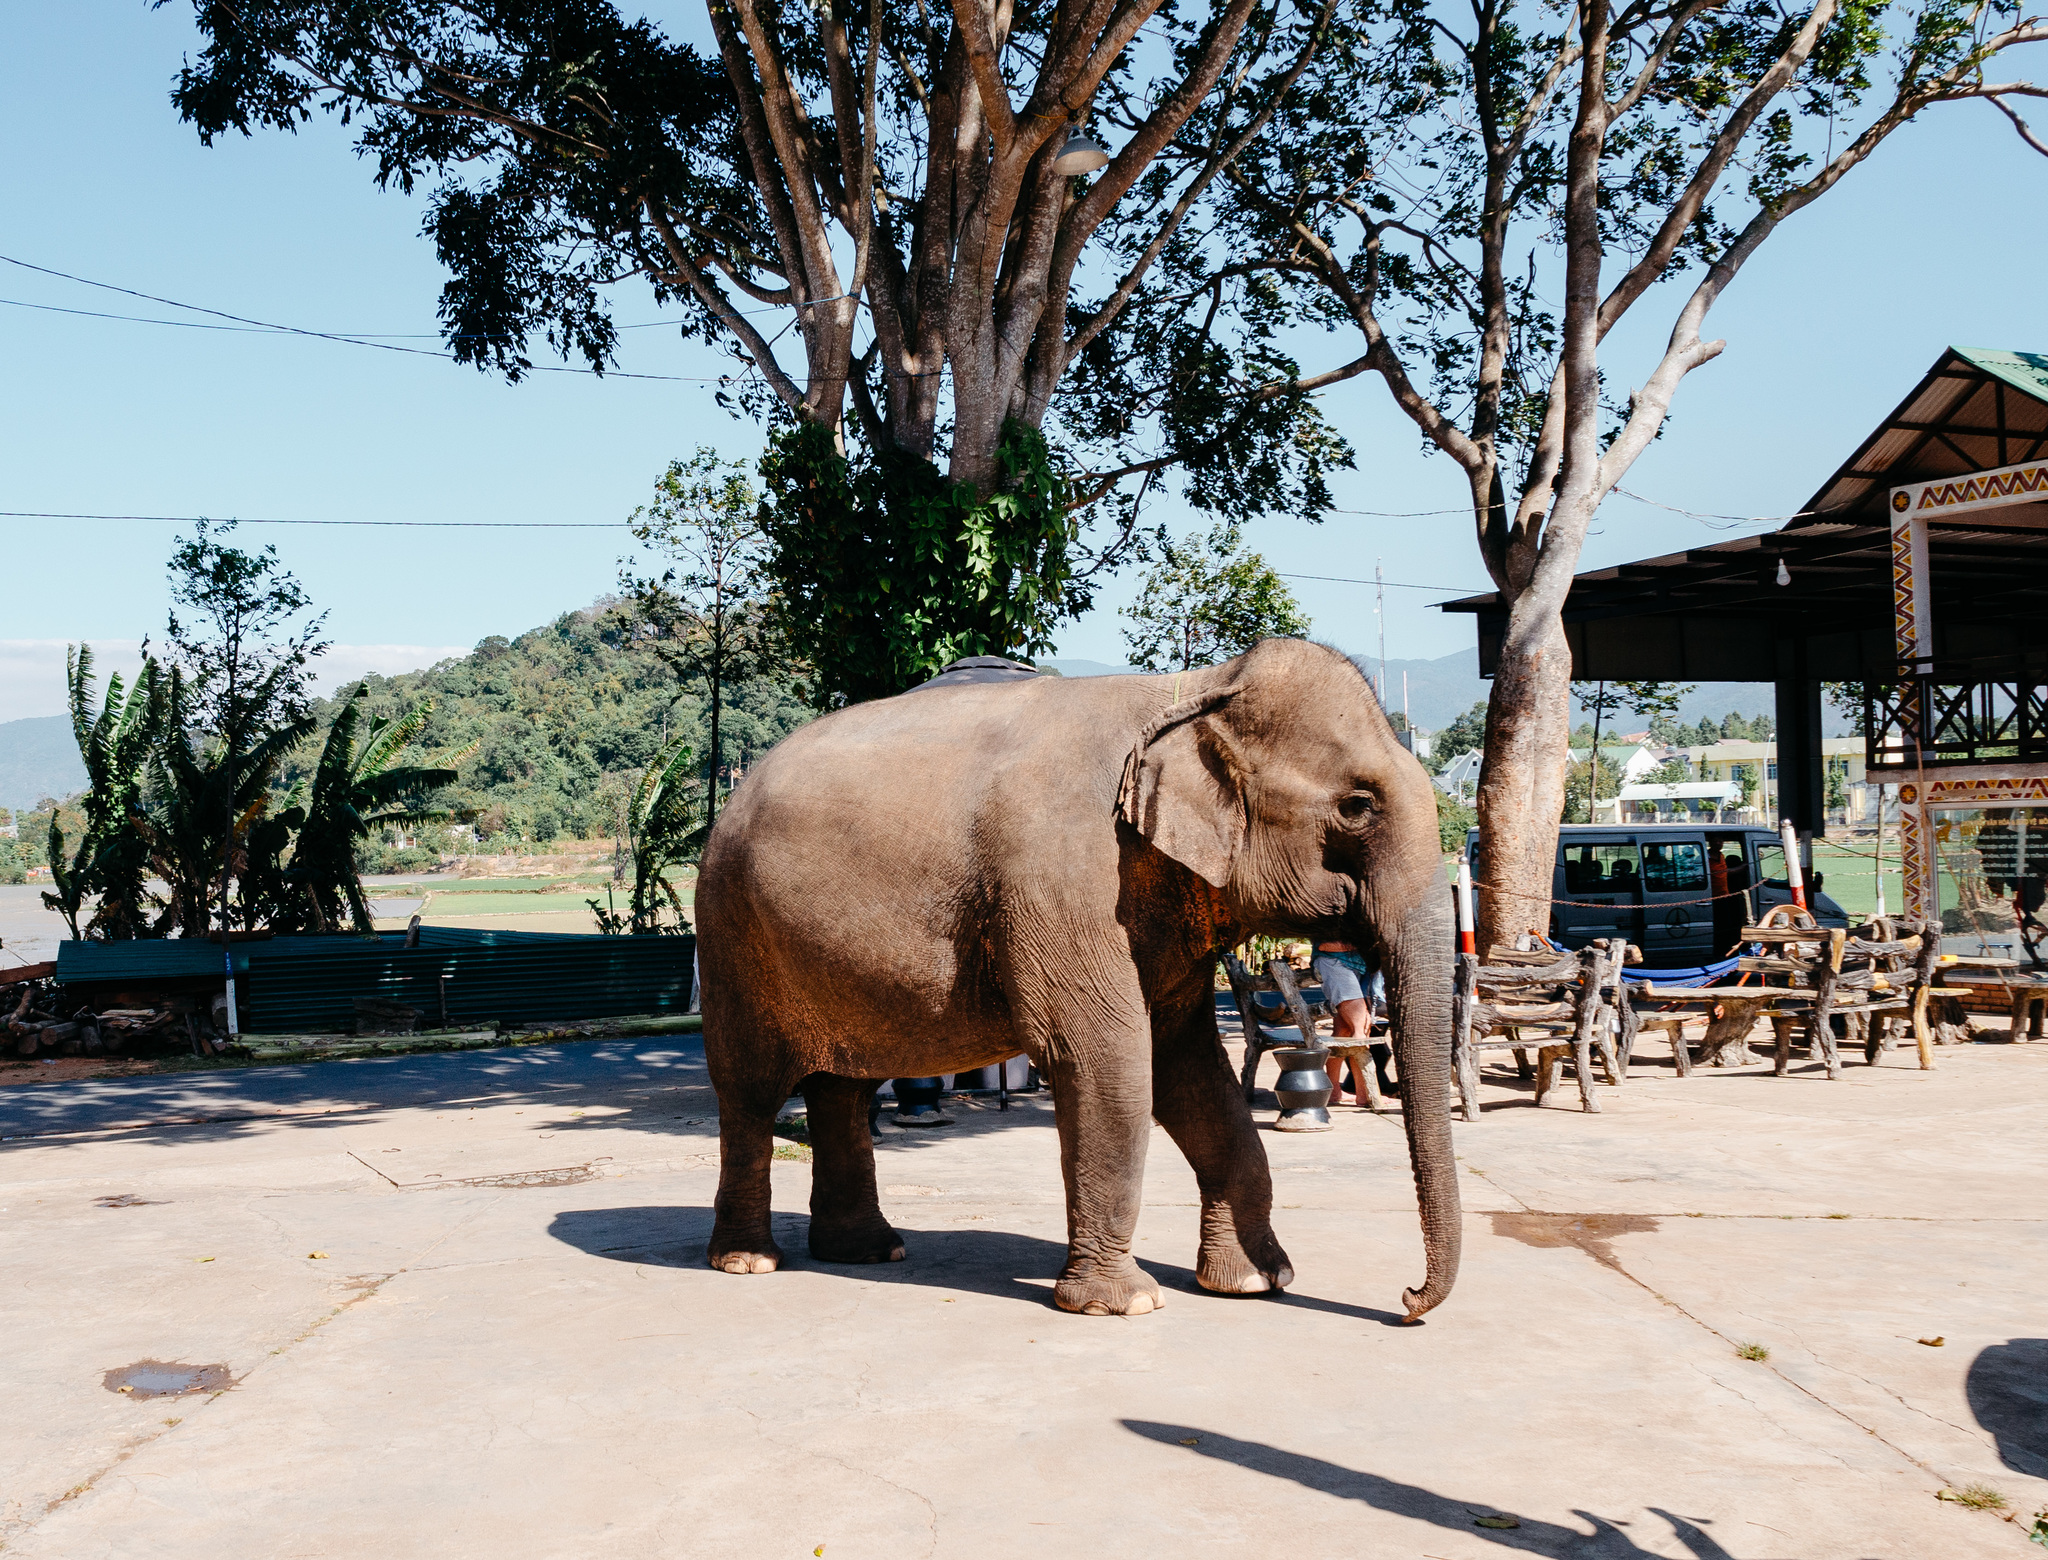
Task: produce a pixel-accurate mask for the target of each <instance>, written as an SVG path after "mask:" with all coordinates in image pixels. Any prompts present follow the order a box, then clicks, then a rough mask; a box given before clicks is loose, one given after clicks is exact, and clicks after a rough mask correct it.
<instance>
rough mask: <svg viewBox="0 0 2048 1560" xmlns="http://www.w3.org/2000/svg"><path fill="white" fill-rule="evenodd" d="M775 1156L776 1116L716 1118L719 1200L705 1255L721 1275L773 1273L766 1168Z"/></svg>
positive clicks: (775, 1260)
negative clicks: (708, 1246)
mask: <svg viewBox="0 0 2048 1560" xmlns="http://www.w3.org/2000/svg"><path fill="white" fill-rule="evenodd" d="M774 1152H775V1112H774V1111H773V1110H770V1111H768V1112H767V1113H766V1114H763V1113H761V1112H760V1111H758V1110H745V1111H741V1110H736V1109H734V1108H732V1107H731V1106H729V1105H724V1104H723V1103H721V1107H720V1109H719V1113H718V1160H719V1163H718V1200H717V1202H716V1203H715V1204H714V1205H713V1214H714V1217H713V1220H712V1225H711V1245H710V1248H709V1250H708V1251H707V1252H706V1253H705V1256H706V1258H707V1259H708V1260H709V1262H710V1263H711V1265H712V1266H713V1267H715V1268H717V1269H718V1270H719V1271H720V1272H721V1273H773V1272H774V1271H775V1270H776V1269H777V1268H779V1267H780V1266H782V1248H781V1247H780V1246H778V1245H776V1244H775V1236H774V1233H773V1232H772V1230H771V1228H770V1223H769V1220H770V1187H769V1180H768V1165H769V1161H770V1159H771V1158H772V1157H773V1155H774Z"/></svg>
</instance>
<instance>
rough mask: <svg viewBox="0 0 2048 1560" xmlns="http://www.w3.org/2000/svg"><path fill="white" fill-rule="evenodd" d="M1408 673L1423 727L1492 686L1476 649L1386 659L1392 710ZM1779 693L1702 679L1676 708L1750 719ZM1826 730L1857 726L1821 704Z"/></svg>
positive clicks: (1837, 732) (1370, 663) (1445, 719)
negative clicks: (1426, 657) (1482, 671)
mask: <svg viewBox="0 0 2048 1560" xmlns="http://www.w3.org/2000/svg"><path fill="white" fill-rule="evenodd" d="M1353 659H1354V660H1356V661H1357V663H1358V666H1359V669H1360V670H1361V671H1363V672H1364V673H1365V675H1366V676H1368V677H1371V676H1372V675H1373V674H1374V672H1375V671H1376V670H1377V669H1378V666H1379V662H1378V661H1377V660H1376V659H1375V658H1373V657H1372V656H1369V655H1361V656H1355V657H1353ZM1404 672H1405V673H1407V675H1408V715H1409V718H1410V719H1411V720H1413V721H1414V722H1415V724H1416V725H1418V726H1420V727H1422V729H1423V730H1425V731H1441V730H1443V728H1444V727H1446V726H1448V725H1449V724H1450V723H1451V722H1452V721H1453V720H1455V719H1457V717H1458V716H1460V715H1462V714H1464V713H1465V711H1467V710H1469V709H1470V708H1472V706H1473V705H1474V704H1476V703H1479V702H1480V701H1481V700H1483V699H1485V697H1486V696H1487V693H1488V691H1489V690H1490V687H1491V684H1490V682H1489V681H1488V679H1486V678H1484V677H1481V676H1480V675H1479V656H1478V653H1477V652H1476V651H1472V650H1460V651H1458V652H1456V653H1455V654H1452V655H1446V656H1440V657H1438V658H1437V659H1436V660H1434V661H1396V660H1395V659H1393V658H1392V657H1391V656H1389V657H1388V658H1387V687H1386V704H1387V708H1388V709H1389V710H1390V711H1391V710H1398V709H1400V708H1401V675H1402V673H1404ZM1777 707H1778V705H1777V693H1776V691H1775V690H1774V689H1773V688H1772V686H1771V684H1769V683H1742V682H1709V683H1701V684H1699V686H1698V687H1697V688H1696V689H1695V690H1694V691H1693V692H1692V693H1689V694H1687V695H1686V696H1685V699H1684V701H1683V702H1682V703H1680V705H1679V707H1678V719H1679V720H1681V721H1684V722H1686V723H1687V724H1689V725H1696V724H1698V723H1699V722H1700V721H1702V720H1705V719H1708V718H1709V717H1712V718H1716V719H1718V718H1719V717H1721V716H1723V715H1730V714H1734V715H1740V716H1742V717H1744V718H1745V719H1750V718H1753V717H1755V716H1758V715H1775V714H1776V713H1777ZM1584 718H1585V717H1584V716H1583V715H1582V714H1581V713H1580V711H1579V709H1578V706H1577V705H1576V704H1575V705H1573V707H1572V724H1574V725H1577V724H1578V723H1579V722H1580V721H1581V720H1582V719H1584ZM1620 720H1621V724H1622V727H1623V729H1630V730H1632V729H1635V728H1636V727H1637V726H1639V725H1640V724H1641V723H1640V722H1638V721H1637V720H1636V719H1635V717H1634V716H1630V715H1624V716H1622V717H1620ZM1821 720H1822V729H1823V733H1824V734H1825V735H1827V736H1830V737H1841V736H1851V735H1854V728H1852V727H1851V726H1850V724H1849V723H1848V721H1847V720H1846V719H1845V718H1844V717H1843V716H1841V715H1839V714H1837V713H1836V712H1835V710H1834V708H1833V707H1832V706H1830V705H1823V706H1822V708H1821Z"/></svg>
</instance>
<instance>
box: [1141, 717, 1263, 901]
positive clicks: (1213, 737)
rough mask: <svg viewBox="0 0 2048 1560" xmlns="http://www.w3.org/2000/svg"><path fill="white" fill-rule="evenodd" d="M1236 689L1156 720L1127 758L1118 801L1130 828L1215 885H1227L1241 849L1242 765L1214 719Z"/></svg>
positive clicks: (1243, 803) (1242, 837)
mask: <svg viewBox="0 0 2048 1560" xmlns="http://www.w3.org/2000/svg"><path fill="white" fill-rule="evenodd" d="M1237 691H1238V690H1237V689H1236V688H1235V687H1234V686H1233V687H1229V688H1223V689H1219V690H1217V691H1216V692H1215V693H1212V694H1210V695H1208V696H1207V697H1205V698H1202V699H1200V700H1198V701H1196V702H1194V703H1192V704H1188V705H1184V706H1177V707H1176V708H1174V709H1170V710H1168V711H1167V712H1166V713H1165V714H1164V715H1162V716H1160V717H1159V718H1158V719H1157V720H1155V721H1153V722H1152V724H1151V725H1150V726H1148V727H1147V728H1146V729H1145V732H1144V735H1142V736H1141V737H1139V738H1138V743H1137V746H1135V747H1133V748H1132V749H1131V756H1130V757H1129V758H1128V759H1126V760H1125V761H1124V780H1123V788H1122V790H1121V792H1120V793H1119V794H1118V797H1117V807H1118V810H1119V812H1120V813H1121V814H1122V815H1123V819H1124V821H1125V822H1126V823H1128V824H1130V825H1131V826H1132V827H1133V828H1134V829H1136V830H1137V831H1138V832H1139V833H1140V834H1142V835H1144V836H1145V838H1146V839H1147V840H1149V841H1150V842H1151V843H1152V845H1153V846H1154V847H1155V848H1156V849H1158V850H1160V851H1162V852H1164V853H1165V854H1166V855H1168V856H1171V857H1172V858H1173V859H1174V860H1175V861H1177V862H1179V863H1180V864H1181V865H1182V866H1184V867H1186V868H1187V869H1188V870H1189V871H1190V872H1193V873H1194V874H1195V875H1196V876H1197V877H1199V878H1201V879H1202V881H1203V882H1205V883H1207V884H1209V886H1210V887H1212V888H1222V887H1223V886H1224V885H1225V884H1226V883H1228V882H1229V881H1230V869H1231V867H1232V866H1233V865H1234V864H1235V862H1236V860H1237V853H1238V852H1239V851H1240V850H1241V849H1243V848H1244V839H1245V828H1246V822H1245V802H1244V789H1243V785H1242V782H1241V778H1240V776H1241V766H1240V765H1239V764H1238V762H1237V756H1236V750H1235V747H1234V746H1233V744H1232V743H1231V741H1230V738H1229V737H1228V735H1226V733H1225V732H1224V730H1223V726H1222V723H1221V722H1220V721H1218V720H1217V719H1216V718H1215V717H1216V714H1217V712H1218V711H1219V710H1220V709H1222V708H1223V707H1224V706H1225V705H1226V704H1228V703H1229V701H1230V700H1231V699H1232V698H1233V697H1234V696H1235V695H1236V693H1237Z"/></svg>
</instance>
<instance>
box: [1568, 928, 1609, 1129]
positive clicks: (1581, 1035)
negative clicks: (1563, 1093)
mask: <svg viewBox="0 0 2048 1560" xmlns="http://www.w3.org/2000/svg"><path fill="white" fill-rule="evenodd" d="M1606 962H1607V957H1606V950H1605V949H1603V948H1599V947H1592V948H1586V949H1583V950H1581V951H1580V953H1579V1017H1578V1022H1577V1023H1576V1024H1575V1025H1573V1027H1572V1066H1573V1067H1574V1068H1576V1069H1577V1071H1578V1074H1579V1103H1580V1104H1581V1105H1583V1106H1584V1107H1585V1108H1586V1113H1587V1114H1588V1115H1594V1116H1597V1115H1598V1114H1599V1113H1600V1100H1599V1097H1598V1096H1597V1095H1595V1094H1594V1092H1593V1029H1594V1026H1595V1025H1596V1024H1598V1022H1599V1020H1600V967H1601V965H1603V964H1605V963H1606Z"/></svg>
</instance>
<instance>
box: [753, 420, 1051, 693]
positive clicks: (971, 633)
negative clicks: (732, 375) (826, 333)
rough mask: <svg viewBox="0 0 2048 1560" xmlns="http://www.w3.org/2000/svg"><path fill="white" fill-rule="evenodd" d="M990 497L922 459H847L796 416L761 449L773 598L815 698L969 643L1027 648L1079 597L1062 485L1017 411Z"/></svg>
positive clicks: (967, 651) (901, 678)
mask: <svg viewBox="0 0 2048 1560" xmlns="http://www.w3.org/2000/svg"><path fill="white" fill-rule="evenodd" d="M997 454H998V459H999V464H1000V466H1001V469H1002V473H1003V475H1002V478H1001V481H1000V483H999V485H998V487H997V488H996V491H995V492H994V493H992V494H989V495H987V496H986V497H984V496H983V495H982V494H980V493H979V492H977V491H976V490H975V488H974V487H973V486H971V485H970V484H967V483H956V482H950V481H948V480H947V478H946V477H945V475H944V474H943V473H942V472H940V471H939V469H938V468H937V467H936V466H935V465H933V464H932V463H931V462H930V461H926V460H921V459H918V458H916V457H914V456H907V455H901V454H898V453H896V452H894V451H888V450H883V451H879V452H876V451H869V452H863V453H861V454H858V455H856V457H855V458H854V459H852V460H849V459H848V458H847V457H846V456H844V455H842V454H841V453H840V452H839V451H838V450H837V449H836V448H835V447H834V444H833V440H832V436H831V434H830V433H829V432H828V431H826V430H825V429H824V428H822V427H819V426H817V425H816V424H810V423H804V424H798V425H795V426H793V427H790V428H788V429H786V430H784V431H783V432H781V433H779V434H777V435H776V436H775V438H774V439H773V440H772V441H771V443H770V445H769V449H768V453H767V454H766V455H765V456H763V457H762V461H761V475H762V477H763V479H764V481H765V483H766V486H767V495H766V497H765V499H764V501H763V503H762V508H761V523H762V527H763V529H764V530H765V531H766V533H767V535H768V538H769V542H770V545H771V553H770V556H769V559H768V561H767V564H766V565H765V570H766V573H767V575H768V578H769V579H770V580H771V581H772V583H773V586H774V589H775V599H774V607H773V611H774V613H775V616H776V619H777V622H778V624H779V626H780V629H781V632H782V633H783V635H784V636H785V637H786V639H787V641H788V643H789V645H790V647H791V650H792V652H793V654H794V656H795V657H796V658H797V659H798V660H799V661H801V662H802V663H803V664H804V665H806V666H807V667H808V668H809V673H808V679H809V681H808V688H807V692H808V694H809V697H810V698H811V700H812V701H813V702H814V703H815V704H816V705H817V706H818V707H819V708H820V709H830V708H833V707H835V706H837V705H840V704H850V703H857V702H859V701H860V700H863V699H876V698H887V697H889V696H890V695H892V694H898V693H902V692H903V691H904V690H905V689H907V688H911V687H914V686H915V685H916V684H918V683H920V682H923V681H924V680H925V679H926V678H927V677H930V676H931V675H932V674H933V673H934V672H937V671H938V670H939V669H940V668H941V667H943V666H944V665H946V664H947V663H948V662H949V661H955V660H958V659H960V658H961V657H962V656H970V655H1019V654H1022V655H1027V656H1029V655H1037V654H1041V653H1043V652H1044V651H1047V650H1050V649H1051V648H1052V642H1051V634H1052V630H1053V629H1054V627H1056V626H1057V625H1058V623H1059V622H1060V621H1061V620H1062V619H1064V618H1065V617H1067V616H1068V615H1070V614H1071V613H1073V612H1076V611H1079V610H1082V609H1083V608H1084V607H1085V605H1086V601H1087V596H1086V593H1085V591H1083V590H1081V589H1079V588H1077V581H1076V579H1075V574H1074V568H1073V559H1072V548H1073V545H1074V540H1075V530H1076V523H1075V521H1074V519H1073V517H1072V516H1071V515H1070V514H1069V512H1068V508H1067V503H1068V494H1067V485H1066V480H1065V478H1064V476H1063V475H1062V473H1061V472H1060V471H1059V470H1058V469H1057V468H1056V466H1055V465H1054V463H1053V458H1052V454H1051V451H1050V450H1049V449H1048V447H1047V445H1046V442H1045V439H1044V438H1043V436H1042V435H1040V434H1039V433H1038V431H1037V430H1036V429H1033V428H1028V427H1025V426H1024V425H1022V424H1020V423H1016V422H1012V423H1009V424H1007V425H1006V427H1005V429H1004V435H1003V441H1002V443H1001V445H1000V446H999V448H998V451H997Z"/></svg>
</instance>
